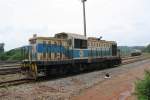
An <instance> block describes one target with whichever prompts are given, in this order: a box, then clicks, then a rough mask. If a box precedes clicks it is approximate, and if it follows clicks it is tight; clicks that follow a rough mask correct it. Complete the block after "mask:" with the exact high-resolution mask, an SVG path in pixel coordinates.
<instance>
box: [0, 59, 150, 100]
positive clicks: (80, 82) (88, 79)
mask: <svg viewBox="0 0 150 100" xmlns="http://www.w3.org/2000/svg"><path fill="white" fill-rule="evenodd" d="M149 62H150V60H143V61H139V62H135V63H132V64H127V65H122V66H121V67H115V68H111V69H106V70H101V71H95V72H91V73H83V74H80V75H76V76H69V77H66V78H59V79H51V80H50V81H49V80H47V81H46V80H45V81H43V82H37V83H31V84H22V85H18V86H13V87H10V88H8V89H7V90H5V89H4V90H3V89H0V93H3V91H7V93H8V94H7V95H5V96H1V97H0V99H10V97H11V99H16V97H17V98H20V99H24V100H29V99H53V100H64V99H65V100H68V99H70V98H71V97H72V96H76V95H79V94H80V93H81V92H82V91H84V90H86V89H88V88H91V87H92V86H95V85H96V84H99V83H103V82H105V80H107V79H104V76H105V74H106V73H110V75H111V77H112V78H113V77H116V76H118V75H120V74H123V73H127V72H128V71H131V70H132V69H135V68H140V67H141V66H142V65H143V64H146V63H147V64H150V63H149ZM20 91H22V92H20ZM0 95H3V94H0Z"/></svg>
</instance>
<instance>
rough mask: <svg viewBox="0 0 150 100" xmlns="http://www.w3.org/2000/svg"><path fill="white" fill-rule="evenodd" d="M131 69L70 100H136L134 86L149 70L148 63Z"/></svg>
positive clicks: (149, 65)
mask: <svg viewBox="0 0 150 100" xmlns="http://www.w3.org/2000/svg"><path fill="white" fill-rule="evenodd" d="M140 66H141V67H137V68H133V69H130V70H129V71H127V73H123V74H120V75H118V76H115V77H113V76H112V77H111V78H110V79H106V81H103V82H102V83H99V84H97V85H96V86H94V87H91V88H89V89H86V90H84V91H82V92H81V94H80V95H79V96H75V97H73V98H72V100H137V99H136V96H135V95H134V84H135V82H136V81H137V80H138V79H142V78H143V76H144V71H145V70H150V63H149V64H148V63H147V64H144V65H140Z"/></svg>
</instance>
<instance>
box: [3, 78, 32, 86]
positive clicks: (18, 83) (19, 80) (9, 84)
mask: <svg viewBox="0 0 150 100" xmlns="http://www.w3.org/2000/svg"><path fill="white" fill-rule="evenodd" d="M32 81H33V80H31V79H26V78H24V79H18V80H11V81H4V82H0V87H8V86H15V85H20V84H24V83H30V82H32Z"/></svg>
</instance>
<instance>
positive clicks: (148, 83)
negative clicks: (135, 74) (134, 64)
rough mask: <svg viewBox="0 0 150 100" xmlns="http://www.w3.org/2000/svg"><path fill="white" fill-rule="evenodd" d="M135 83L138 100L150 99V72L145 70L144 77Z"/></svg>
mask: <svg viewBox="0 0 150 100" xmlns="http://www.w3.org/2000/svg"><path fill="white" fill-rule="evenodd" d="M135 85H136V87H135V91H136V92H135V94H136V95H137V98H138V100H150V72H149V71H145V76H144V79H143V80H138V81H137V82H136V83H135Z"/></svg>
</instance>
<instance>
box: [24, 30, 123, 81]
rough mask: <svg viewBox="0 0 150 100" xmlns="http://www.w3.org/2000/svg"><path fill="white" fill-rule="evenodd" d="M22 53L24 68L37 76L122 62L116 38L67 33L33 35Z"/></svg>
mask: <svg viewBox="0 0 150 100" xmlns="http://www.w3.org/2000/svg"><path fill="white" fill-rule="evenodd" d="M23 55H24V60H23V62H22V64H23V66H22V69H23V70H24V71H25V72H27V73H28V75H30V76H31V77H32V78H34V79H36V78H37V77H39V76H40V75H46V76H47V75H51V74H65V73H68V72H80V71H84V70H93V69H101V68H103V67H111V66H114V65H118V64H120V63H121V58H120V56H119V54H118V53H117V43H116V42H115V41H105V40H101V38H96V37H88V38H87V37H85V36H83V35H79V34H73V33H65V32H62V33H58V34H55V36H54V37H37V36H36V35H35V36H33V38H30V39H29V46H27V47H24V48H23Z"/></svg>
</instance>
